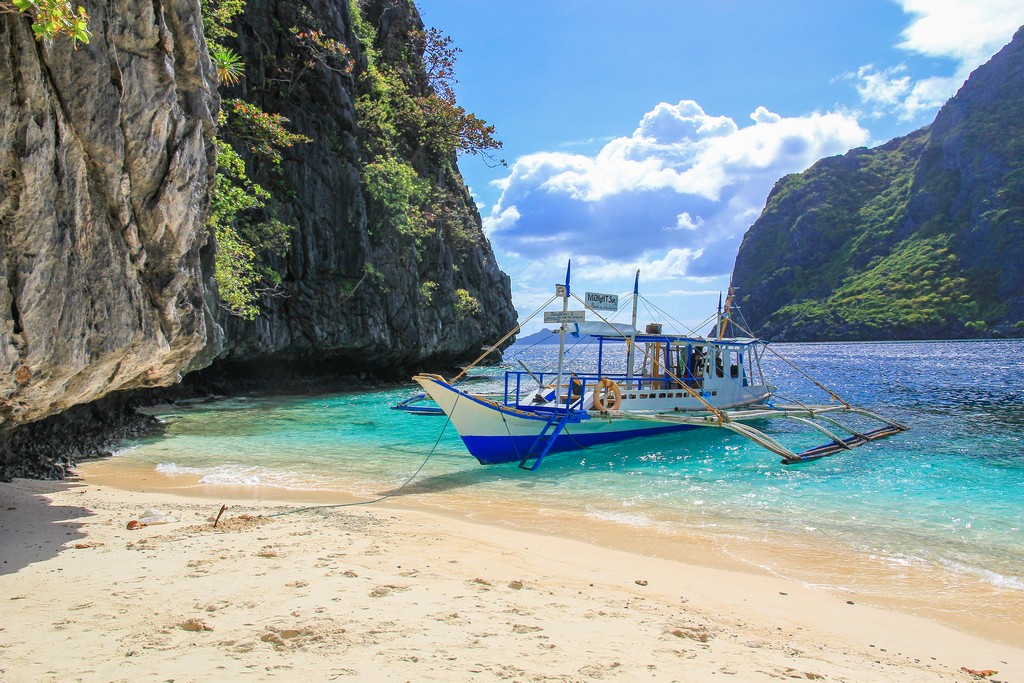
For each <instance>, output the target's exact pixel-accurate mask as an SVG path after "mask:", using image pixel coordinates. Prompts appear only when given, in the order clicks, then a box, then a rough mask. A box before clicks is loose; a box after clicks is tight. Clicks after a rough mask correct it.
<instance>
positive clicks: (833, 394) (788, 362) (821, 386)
mask: <svg viewBox="0 0 1024 683" xmlns="http://www.w3.org/2000/svg"><path fill="white" fill-rule="evenodd" d="M732 324H733V325H735V326H736V327H738V328H740V329H741V330H743V331H744V332H746V333H747V334H748V335H750V336H751V337H753V338H755V339H756V338H757V337H756V335H754V333H753V332H751V331H750V330H748V329H747V328H746V327H743V326H742V325H740V324H739V323H738V322H736V321H735V320H733V321H732ZM762 345H763V346H764V348H766V349H767V350H769V351H771V352H772V353H774V354H775V355H776V356H778V357H779V359H780V360H781V361H782V362H783V363H785V364H786V365H788V366H789V367H791V368H793V369H794V370H796V371H797V372H798V373H800V374H801V375H803V376H804V378H805V379H807V380H809V381H810V382H812V383H813V384H814V386H816V387H818V388H819V389H821V390H822V391H824V392H825V393H826V394H828V395H829V396H831V397H832V398H834V399H835V400H837V401H839V402H840V403H842V404H843V405H844V406H845V407H846V408H850V407H852V406H851V405H850V402H849V401H847V400H846V399H844V398H843V397H842V396H840V395H839V394H837V393H836V392H834V391H832V390H831V389H829V388H828V387H826V386H825V385H824V384H822V383H821V382H819V381H818V380H816V379H814V378H813V377H811V376H810V375H809V374H807V373H806V372H804V371H803V369H802V368H800V367H797V365H796V363H794V362H793V361H791V360H789V359H788V358H786V357H785V356H783V355H782V354H781V353H779V352H778V351H776V350H775V349H773V348H772V347H771V345H770V344H766V343H763V342H762Z"/></svg>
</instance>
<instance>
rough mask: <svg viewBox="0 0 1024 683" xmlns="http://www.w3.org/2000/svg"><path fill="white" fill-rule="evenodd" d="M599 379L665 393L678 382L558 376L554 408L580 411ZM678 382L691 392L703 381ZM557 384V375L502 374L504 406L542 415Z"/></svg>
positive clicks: (669, 377) (685, 379) (608, 375)
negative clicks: (534, 398)
mask: <svg viewBox="0 0 1024 683" xmlns="http://www.w3.org/2000/svg"><path fill="white" fill-rule="evenodd" d="M602 379H610V380H613V381H614V382H615V383H616V384H618V385H619V389H620V390H622V391H645V390H646V391H650V390H665V389H672V388H681V387H678V385H679V382H678V381H677V378H676V376H675V375H671V374H663V375H662V374H659V375H657V376H655V377H647V376H639V375H626V374H625V373H621V374H615V373H604V374H600V375H598V374H589V373H588V374H582V373H569V374H564V373H563V375H562V387H561V396H559V398H558V401H557V405H559V406H560V407H562V408H564V406H565V403H566V399H569V398H570V397H571V399H570V400H569V401H568V403H569V405H568V408H569V410H582V409H583V402H584V400H585V399H586V397H587V396H588V395H590V394H591V393H592V392H593V390H594V387H595V386H597V383H598V382H599V381H600V380H602ZM678 379H681V380H683V383H685V384H686V386H688V387H690V388H691V389H693V388H696V389H698V391H699V389H700V382H701V380H703V379H704V378H703V377H693V376H690V375H689V374H686V375H685V376H683V377H679V378H678ZM557 383H558V373H557V372H521V371H518V370H509V371H507V372H506V373H505V405H508V406H514V407H516V408H519V409H529V410H534V411H538V412H543V411H542V410H541V409H540V406H542V405H544V404H547V403H551V402H553V401H554V400H555V385H556V384H557ZM538 389H540V393H539V397H540V400H536V402H534V400H527V399H528V397H530V396H531V395H533V396H538V394H534V392H535V391H536V390H538Z"/></svg>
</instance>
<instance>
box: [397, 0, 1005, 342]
mask: <svg viewBox="0 0 1024 683" xmlns="http://www.w3.org/2000/svg"><path fill="white" fill-rule="evenodd" d="M417 4H418V6H419V8H420V13H421V14H422V16H423V20H424V23H425V24H426V25H427V26H429V27H435V28H438V29H440V30H441V31H442V32H444V33H445V34H447V35H449V36H451V38H452V39H453V42H454V45H455V46H457V47H458V48H460V49H461V50H462V52H461V53H460V54H459V55H458V62H457V65H456V71H457V76H458V79H459V83H458V84H457V85H456V94H457V97H458V102H459V104H460V105H461V106H463V107H465V108H466V110H467V111H470V112H473V113H474V114H476V115H477V116H480V117H481V118H483V119H485V120H486V121H487V122H489V123H491V124H494V126H495V127H496V137H497V138H498V139H500V140H501V141H502V142H503V143H504V146H503V148H502V149H501V150H499V151H498V152H497V154H496V157H497V159H502V160H504V161H505V163H506V165H505V166H502V165H500V164H496V163H495V162H494V161H488V160H486V159H483V158H482V157H480V156H466V155H464V156H462V157H461V158H460V161H459V167H460V169H461V171H462V174H463V177H464V178H465V180H466V183H467V185H469V187H470V189H471V191H472V192H473V196H474V198H475V200H476V202H477V204H478V206H479V209H480V213H481V215H482V217H483V221H484V231H485V234H486V235H487V237H488V239H489V240H490V242H491V246H492V248H493V249H494V253H495V256H496V258H497V261H498V264H499V266H501V268H502V270H504V271H505V272H506V273H508V274H509V276H510V277H511V278H512V296H513V303H514V304H515V306H516V309H517V310H518V312H519V315H520V320H521V321H522V320H524V319H525V318H526V317H527V316H529V315H530V314H531V313H533V312H534V311H535V310H536V309H537V308H538V307H541V306H542V304H544V303H545V302H546V301H547V300H548V299H549V298H550V297H551V295H552V294H553V293H554V284H555V283H557V282H561V281H564V279H565V271H566V264H567V262H568V261H569V260H570V259H571V260H572V284H573V287H574V291H577V292H579V290H581V289H583V290H586V291H593V292H601V293H612V294H627V293H628V292H630V291H632V284H633V276H634V273H635V271H636V270H637V269H639V270H640V291H641V294H642V295H643V297H644V298H645V299H647V300H648V301H650V302H651V308H650V309H649V310H644V309H641V310H642V312H641V315H640V321H639V322H640V325H641V326H643V324H644V323H646V322H655V321H657V322H663V323H666V324H667V325H668V327H672V328H674V329H675V328H678V327H679V326H678V325H675V324H673V321H677V322H680V323H682V326H683V329H685V328H686V327H689V328H690V329H694V327H695V326H696V325H697V324H698V322H699V321H701V320H704V319H705V318H706V317H707V316H708V315H709V314H711V313H712V312H713V311H714V309H715V307H716V306H717V304H718V300H719V293H720V292H722V291H724V290H726V289H727V288H728V285H729V275H730V273H731V272H732V267H733V262H734V261H735V257H736V251H737V249H738V248H739V244H740V241H741V240H742V238H743V234H744V233H745V232H746V231H747V229H748V228H749V227H750V225H751V224H752V223H753V222H754V221H755V220H756V219H757V217H758V215H759V214H760V213H761V210H762V209H763V208H764V205H765V201H766V199H767V197H768V194H769V192H770V191H771V189H772V186H773V185H774V184H775V182H776V181H777V180H779V179H780V178H781V177H783V176H784V175H786V174H789V173H796V172H800V171H803V170H806V169H807V168H809V167H810V166H811V165H812V164H813V163H814V162H815V161H817V160H818V159H821V158H823V157H827V156H833V155H837V154H844V153H845V152H847V151H849V150H850V149H853V148H855V147H861V146H867V147H873V146H876V145H879V144H882V143H884V142H886V141H888V140H890V139H892V138H894V137H898V136H901V135H905V134H907V133H909V132H911V131H913V130H916V129H917V128H920V127H922V126H924V125H927V124H928V123H930V122H931V121H932V120H933V119H934V117H935V114H936V112H937V111H938V109H939V107H940V106H941V105H942V104H943V103H944V102H945V101H946V100H947V99H949V98H950V97H951V96H952V95H954V94H955V93H956V91H957V89H958V88H959V87H960V86H961V85H962V84H963V82H964V80H966V78H967V76H968V75H969V74H970V72H971V71H972V70H974V69H975V68H976V67H978V66H980V65H981V64H983V63H984V62H986V61H987V60H988V59H989V58H990V57H991V56H992V55H993V54H995V53H996V52H998V51H999V49H1000V48H1002V47H1003V46H1004V45H1005V44H1006V43H1008V42H1009V41H1010V39H1011V38H1012V37H1013V34H1014V33H1015V31H1016V30H1017V29H1018V28H1019V27H1021V25H1024V2H1021V1H1020V0H772V1H771V2H769V1H767V0H634V2H631V3H623V2H621V0H619V1H616V2H612V1H611V0H418V2H417ZM580 294H581V295H582V292H580ZM571 307H572V306H571ZM554 308H556V306H554V305H551V306H549V307H548V309H550V310H553V309H554ZM576 308H580V306H576ZM626 318H628V316H626ZM619 319H623V317H622V316H619ZM540 320H541V318H540V317H539V316H538V317H537V318H535V319H534V320H532V321H531V322H530V323H529V324H526V325H524V327H523V333H524V334H528V333H531V332H535V331H537V330H539V329H540V328H541V327H542V326H543V325H542V323H541V322H540ZM548 327H551V325H548Z"/></svg>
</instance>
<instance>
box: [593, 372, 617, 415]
mask: <svg viewBox="0 0 1024 683" xmlns="http://www.w3.org/2000/svg"><path fill="white" fill-rule="evenodd" d="M602 389H606V390H607V393H605V399H607V398H608V396H609V395H611V397H612V401H611V405H609V406H608V407H605V404H604V400H602V398H601V390H602ZM593 397H594V410H599V411H601V412H602V413H607V412H608V411H609V410H618V409H619V406H621V405H622V389H619V385H618V384H616V383H615V380H613V379H608V378H607V377H602V378H601V379H600V380H598V382H597V386H595V387H594V393H593Z"/></svg>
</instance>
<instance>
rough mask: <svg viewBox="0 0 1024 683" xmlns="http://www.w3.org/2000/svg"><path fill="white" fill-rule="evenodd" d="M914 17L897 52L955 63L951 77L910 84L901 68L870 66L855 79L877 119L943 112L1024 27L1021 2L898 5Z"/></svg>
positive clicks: (953, 0) (907, 1)
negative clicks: (970, 78) (976, 72)
mask: <svg viewBox="0 0 1024 683" xmlns="http://www.w3.org/2000/svg"><path fill="white" fill-rule="evenodd" d="M897 2H898V3H899V5H900V6H901V7H902V8H903V11H904V12H906V13H907V14H909V15H911V16H912V17H913V18H912V20H911V22H910V24H909V25H908V26H907V28H906V29H904V30H903V41H902V42H901V43H899V45H898V47H899V48H901V49H903V50H906V51H907V52H910V53H913V54H916V55H923V56H926V57H932V58H946V59H950V60H953V62H954V63H955V66H954V67H953V72H952V73H951V74H949V75H945V76H930V77H927V78H922V79H918V80H914V79H913V78H911V76H910V75H909V74H907V67H906V65H905V64H900V65H897V66H894V67H888V68H884V69H878V68H876V67H875V66H874V65H871V64H868V65H865V66H862V67H860V68H859V69H858V70H857V73H856V74H847V76H848V77H850V78H852V79H853V80H855V81H857V83H858V84H857V86H856V88H857V92H858V94H859V95H860V97H861V100H862V101H863V102H864V103H865V104H867V105H868V106H869V107H871V108H872V110H873V111H872V113H873V114H874V115H876V116H881V115H883V114H885V113H895V114H897V115H898V116H899V117H900V118H901V119H903V120H912V119H915V118H917V117H919V116H922V115H925V114H928V113H930V112H933V111H935V110H937V109H938V108H939V107H941V106H942V105H943V104H944V103H945V102H946V100H948V99H949V98H950V97H952V96H953V94H954V93H956V90H957V88H959V87H960V86H961V85H962V84H963V82H964V81H965V80H967V77H968V76H969V75H970V73H971V71H973V70H974V69H975V68H977V67H978V66H980V65H981V64H983V63H985V62H986V61H988V59H989V58H990V57H991V56H992V55H993V54H995V53H996V52H998V51H999V49H1000V48H1002V47H1003V46H1004V45H1006V43H1008V42H1010V39H1011V38H1012V37H1013V34H1014V32H1015V31H1016V30H1017V29H1018V28H1019V27H1020V26H1021V25H1022V24H1024V3H1021V2H1020V0H897Z"/></svg>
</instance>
